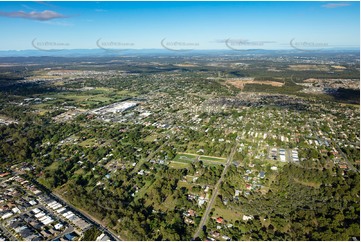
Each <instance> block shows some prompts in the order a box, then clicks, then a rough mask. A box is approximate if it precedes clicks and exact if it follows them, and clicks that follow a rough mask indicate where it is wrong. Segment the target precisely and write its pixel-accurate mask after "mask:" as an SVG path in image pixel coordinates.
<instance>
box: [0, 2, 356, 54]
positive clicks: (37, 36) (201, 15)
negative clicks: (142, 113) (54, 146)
mask: <svg viewBox="0 0 361 242" xmlns="http://www.w3.org/2000/svg"><path fill="white" fill-rule="evenodd" d="M0 31H1V33H2V37H1V38H0V50H24V49H34V44H35V45H36V46H40V47H41V48H51V47H53V48H67V49H93V48H94V49H95V48H113V47H116V48H117V47H119V48H121V47H123V48H134V49H142V48H159V49H160V48H163V47H162V44H163V46H165V47H169V48H174V49H176V48H181V49H187V48H191V49H227V48H229V47H230V45H231V47H234V48H262V49H289V48H291V47H290V46H291V45H292V44H295V45H297V44H298V45H299V46H301V45H302V43H305V44H306V45H309V46H310V45H311V46H312V45H315V46H323V47H325V46H327V47H330V48H333V47H341V48H342V47H358V46H359V44H360V39H359V36H360V4H359V2H0ZM162 40H163V42H162ZM49 43H50V44H49ZM290 43H291V44H290ZM49 46H50V47H49Z"/></svg>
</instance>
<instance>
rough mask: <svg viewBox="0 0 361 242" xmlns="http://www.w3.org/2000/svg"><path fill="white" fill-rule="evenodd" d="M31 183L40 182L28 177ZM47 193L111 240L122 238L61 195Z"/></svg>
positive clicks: (36, 183)
mask: <svg viewBox="0 0 361 242" xmlns="http://www.w3.org/2000/svg"><path fill="white" fill-rule="evenodd" d="M30 180H31V182H32V183H34V184H35V185H37V186H39V185H40V184H39V183H38V182H37V181H35V180H34V179H30ZM47 195H48V196H49V197H51V198H53V199H54V200H56V201H57V202H60V203H61V204H62V205H66V206H67V207H68V208H70V209H71V210H72V211H73V212H74V213H75V214H76V215H78V216H79V217H81V218H84V219H85V220H86V221H87V222H90V223H91V224H92V225H94V226H95V227H96V228H98V229H99V230H100V231H102V232H103V233H104V234H106V235H108V236H110V237H111V238H110V239H112V238H113V240H117V241H121V240H122V239H120V238H119V236H118V235H116V234H115V233H113V232H112V231H110V229H108V228H106V227H105V226H103V225H102V224H100V222H98V221H97V219H95V218H93V217H91V216H90V215H89V214H86V213H85V212H83V211H81V210H80V209H78V208H76V207H74V206H73V205H71V204H70V203H68V202H67V201H66V200H65V199H64V198H63V197H61V196H60V195H58V194H55V193H47Z"/></svg>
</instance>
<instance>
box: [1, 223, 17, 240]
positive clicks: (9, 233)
mask: <svg viewBox="0 0 361 242" xmlns="http://www.w3.org/2000/svg"><path fill="white" fill-rule="evenodd" d="M0 231H2V232H3V234H4V235H5V236H6V237H7V238H8V239H10V240H11V241H17V240H18V239H17V238H15V237H14V236H13V235H12V233H11V232H9V231H8V230H7V229H6V228H5V227H4V226H3V225H2V224H1V223H0Z"/></svg>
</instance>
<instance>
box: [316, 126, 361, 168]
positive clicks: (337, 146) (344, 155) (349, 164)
mask: <svg viewBox="0 0 361 242" xmlns="http://www.w3.org/2000/svg"><path fill="white" fill-rule="evenodd" d="M316 125H317V124H316V122H314V126H313V127H317V126H316ZM312 131H313V132H314V133H315V135H316V138H317V139H318V140H321V139H320V137H319V136H318V134H317V132H316V131H317V130H316V129H315V128H312ZM332 143H333V144H334V145H335V148H336V149H337V151H338V152H339V153H340V155H341V156H342V157H343V158H344V160H345V161H346V163H347V166H348V168H349V169H350V170H353V171H355V172H358V173H360V171H359V170H358V169H357V168H356V167H354V165H353V164H352V163H351V162H350V160H349V159H348V158H347V156H346V154H345V153H344V152H343V151H342V150H341V148H340V146H339V145H338V143H337V141H336V140H333V139H332Z"/></svg>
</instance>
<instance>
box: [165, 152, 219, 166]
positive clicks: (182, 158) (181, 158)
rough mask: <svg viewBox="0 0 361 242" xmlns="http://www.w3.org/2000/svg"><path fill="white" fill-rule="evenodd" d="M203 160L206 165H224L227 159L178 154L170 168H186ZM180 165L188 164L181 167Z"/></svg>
mask: <svg viewBox="0 0 361 242" xmlns="http://www.w3.org/2000/svg"><path fill="white" fill-rule="evenodd" d="M198 160H201V161H202V162H203V164H205V165H222V164H225V163H226V159H225V158H222V157H215V156H205V155H201V156H200V155H197V154H189V153H178V154H177V155H176V157H174V159H173V160H172V161H171V165H170V167H172V168H178V169H181V168H186V167H188V165H189V164H190V163H192V162H194V161H198ZM180 163H183V164H188V165H187V166H186V165H183V166H182V165H180Z"/></svg>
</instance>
